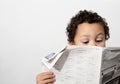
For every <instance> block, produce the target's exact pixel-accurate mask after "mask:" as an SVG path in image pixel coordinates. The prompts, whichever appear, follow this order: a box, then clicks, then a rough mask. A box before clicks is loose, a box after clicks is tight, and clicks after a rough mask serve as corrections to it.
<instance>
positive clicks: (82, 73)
mask: <svg viewBox="0 0 120 84" xmlns="http://www.w3.org/2000/svg"><path fill="white" fill-rule="evenodd" d="M43 63H44V64H45V65H47V67H48V66H50V67H48V69H49V70H51V71H53V72H54V73H55V75H56V82H55V84H88V83H89V84H120V82H119V80H120V79H119V76H120V75H119V74H120V70H119V69H120V48H113V47H111V48H102V47H96V46H90V47H80V46H69V47H67V49H65V50H64V51H62V53H60V54H59V55H56V56H54V57H52V59H50V60H48V61H46V63H45V61H43ZM52 66H53V67H52Z"/></svg>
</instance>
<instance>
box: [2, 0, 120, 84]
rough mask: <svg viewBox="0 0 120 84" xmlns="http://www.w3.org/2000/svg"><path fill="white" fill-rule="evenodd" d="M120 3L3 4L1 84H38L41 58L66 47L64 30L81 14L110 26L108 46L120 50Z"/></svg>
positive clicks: (49, 0)
mask: <svg viewBox="0 0 120 84" xmlns="http://www.w3.org/2000/svg"><path fill="white" fill-rule="evenodd" d="M119 5H120V1H119V0H0V84H35V77H36V75H37V74H38V73H39V72H40V70H41V66H40V63H41V62H40V61H41V57H43V56H45V55H47V54H48V53H50V52H53V51H55V50H57V49H59V48H61V47H63V46H65V45H66V44H67V37H66V34H65V28H66V26H67V24H68V22H69V20H70V18H71V17H72V16H74V15H75V14H76V13H77V12H78V11H79V10H81V9H82V10H83V9H87V10H93V11H96V12H98V14H99V15H101V16H102V17H104V18H106V20H107V22H108V24H109V26H110V34H111V38H110V39H109V41H108V42H107V46H119V47H120V45H119V44H120V33H119V32H120V21H119V20H120V10H119V8H120V7H119Z"/></svg>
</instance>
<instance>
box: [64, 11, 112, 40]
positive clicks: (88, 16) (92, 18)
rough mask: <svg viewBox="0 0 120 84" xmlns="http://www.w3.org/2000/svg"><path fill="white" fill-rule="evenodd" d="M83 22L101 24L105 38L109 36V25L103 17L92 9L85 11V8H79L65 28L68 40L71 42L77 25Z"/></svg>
mask: <svg viewBox="0 0 120 84" xmlns="http://www.w3.org/2000/svg"><path fill="white" fill-rule="evenodd" d="M84 22H87V23H99V24H101V25H102V26H103V28H104V32H105V40H108V39H109V38H110V35H109V26H108V24H107V22H106V21H105V19H104V18H102V17H101V16H100V15H98V14H97V13H96V12H93V11H87V10H83V11H82V10H81V11H79V12H78V14H76V15H75V16H74V17H72V18H71V21H70V23H69V24H68V26H67V28H66V34H67V36H68V41H69V42H73V41H74V37H75V33H76V29H77V26H78V25H79V24H82V23H84Z"/></svg>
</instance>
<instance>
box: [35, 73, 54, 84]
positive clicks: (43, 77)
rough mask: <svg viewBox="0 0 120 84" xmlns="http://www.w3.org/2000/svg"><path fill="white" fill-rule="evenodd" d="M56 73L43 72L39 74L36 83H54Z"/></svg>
mask: <svg viewBox="0 0 120 84" xmlns="http://www.w3.org/2000/svg"><path fill="white" fill-rule="evenodd" d="M54 82H55V75H54V73H53V72H43V73H40V74H38V75H37V77H36V83H37V84H54Z"/></svg>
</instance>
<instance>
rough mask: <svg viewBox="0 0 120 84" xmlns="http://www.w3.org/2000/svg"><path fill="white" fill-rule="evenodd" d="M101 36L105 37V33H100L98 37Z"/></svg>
mask: <svg viewBox="0 0 120 84" xmlns="http://www.w3.org/2000/svg"><path fill="white" fill-rule="evenodd" d="M99 35H102V36H105V34H104V33H99V34H98V35H97V36H99Z"/></svg>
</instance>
